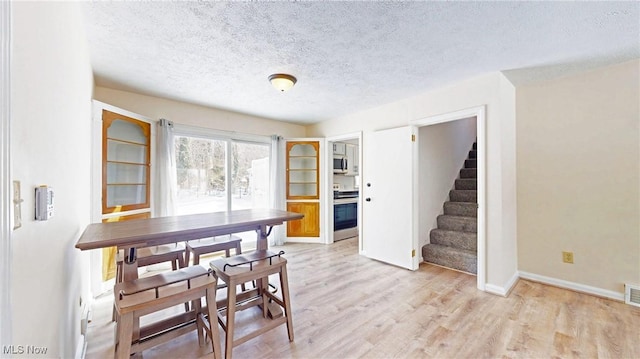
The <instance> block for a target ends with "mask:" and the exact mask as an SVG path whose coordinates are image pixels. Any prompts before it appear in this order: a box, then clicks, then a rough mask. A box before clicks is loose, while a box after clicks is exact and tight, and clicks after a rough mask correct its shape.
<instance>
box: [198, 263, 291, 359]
mask: <svg viewBox="0 0 640 359" xmlns="http://www.w3.org/2000/svg"><path fill="white" fill-rule="evenodd" d="M283 253H284V252H280V253H273V252H269V251H254V252H251V253H249V254H245V255H241V256H235V257H230V258H221V259H216V260H213V261H211V263H210V265H211V268H212V269H213V271H214V272H215V273H216V276H218V278H220V279H221V280H222V281H223V282H224V283H225V284H226V285H227V308H226V320H223V315H222V314H221V313H220V314H218V322H219V323H220V324H221V325H222V329H223V330H224V331H225V332H226V339H225V358H227V359H231V354H232V351H233V347H235V346H238V345H240V344H242V343H244V342H246V341H248V340H250V339H252V338H255V337H257V336H258V335H260V334H263V333H265V332H267V331H269V330H271V329H273V328H275V327H277V326H279V325H282V324H286V325H287V332H288V334H289V341H293V321H292V318H291V303H290V300H289V284H288V279H287V260H286V259H285V258H284V257H282V256H281V254H283ZM271 274H278V275H279V277H280V289H281V291H282V294H281V297H282V298H278V297H277V296H276V295H275V294H274V293H271V292H270V291H269V290H268V276H269V275H271ZM250 281H256V282H257V283H258V291H257V293H258V295H257V296H255V297H254V298H251V299H248V300H247V299H243V300H242V302H241V303H238V298H237V293H236V288H237V286H238V285H240V284H242V283H245V282H250ZM270 300H271V301H273V302H275V303H277V304H278V305H279V306H280V307H282V309H283V310H284V316H282V317H274V318H272V319H271V320H270V321H268V323H266V324H265V325H264V326H262V327H261V328H258V329H257V330H255V331H253V332H250V333H248V334H246V335H245V336H243V337H241V338H237V339H235V338H234V329H235V314H236V312H238V311H241V310H245V309H248V308H250V307H253V306H256V305H261V306H262V315H263V317H265V318H267V308H268V307H269V301H270Z"/></svg>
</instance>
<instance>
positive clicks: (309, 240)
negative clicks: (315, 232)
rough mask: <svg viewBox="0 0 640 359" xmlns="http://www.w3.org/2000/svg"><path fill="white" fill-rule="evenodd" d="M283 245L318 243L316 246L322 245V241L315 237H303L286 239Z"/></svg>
mask: <svg viewBox="0 0 640 359" xmlns="http://www.w3.org/2000/svg"><path fill="white" fill-rule="evenodd" d="M285 243H318V244H322V243H323V242H322V240H321V239H320V238H316V237H309V238H305V237H288V238H287V239H286V240H285Z"/></svg>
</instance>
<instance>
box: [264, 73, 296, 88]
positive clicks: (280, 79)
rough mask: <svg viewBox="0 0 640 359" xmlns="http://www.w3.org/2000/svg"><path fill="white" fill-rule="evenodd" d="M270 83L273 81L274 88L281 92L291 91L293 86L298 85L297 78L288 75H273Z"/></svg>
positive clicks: (270, 77)
mask: <svg viewBox="0 0 640 359" xmlns="http://www.w3.org/2000/svg"><path fill="white" fill-rule="evenodd" d="M269 81H271V84H272V85H273V87H275V88H276V90H278V91H280V92H285V91H287V90H289V89H291V88H292V87H293V85H295V84H296V81H297V80H296V78H295V77H293V76H291V75H287V74H273V75H271V76H269Z"/></svg>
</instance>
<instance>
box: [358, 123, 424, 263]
mask: <svg viewBox="0 0 640 359" xmlns="http://www.w3.org/2000/svg"><path fill="white" fill-rule="evenodd" d="M415 132H417V131H415V127H413V126H407V127H399V128H394V129H390V130H382V131H376V132H373V133H372V134H370V137H369V140H365V141H364V145H363V146H364V148H363V150H364V151H365V154H364V156H365V165H366V167H365V168H363V170H364V171H363V175H364V181H363V183H364V187H363V194H364V196H363V197H364V199H365V200H364V202H363V226H364V228H363V249H364V254H365V255H366V256H367V257H369V258H372V259H376V260H379V261H382V262H386V263H389V264H393V265H396V266H399V267H403V268H407V269H412V270H415V269H418V263H419V261H418V258H419V257H417V251H418V248H417V247H418V237H417V231H416V228H415V225H416V224H417V222H418V221H417V220H416V218H415V216H416V215H417V210H416V205H417V198H416V197H417V196H416V195H415V194H416V190H415V184H416V180H417V176H416V173H417V170H416V169H417V166H416V160H417V150H416V149H417V147H418V146H417V141H416V137H415V136H416V135H415Z"/></svg>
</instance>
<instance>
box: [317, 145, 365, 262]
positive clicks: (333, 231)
mask: <svg viewBox="0 0 640 359" xmlns="http://www.w3.org/2000/svg"><path fill="white" fill-rule="evenodd" d="M327 158H328V159H329V161H328V163H329V164H331V166H330V167H329V170H328V171H327V178H326V181H325V183H327V190H328V193H330V194H331V195H329V196H327V203H326V206H325V208H326V210H325V212H326V216H327V217H326V218H328V221H327V222H328V225H329V228H330V230H329V231H327V232H328V235H327V237H326V238H327V239H326V243H327V244H332V243H335V242H338V241H341V240H345V239H349V238H354V237H357V240H358V252H359V253H361V252H362V225H361V223H362V206H361V203H362V200H361V197H362V195H361V193H360V188H361V176H360V173H361V170H362V161H361V158H362V133H361V132H357V133H350V134H345V135H339V136H333V137H327ZM334 161H335V162H336V164H335V166H334Z"/></svg>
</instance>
